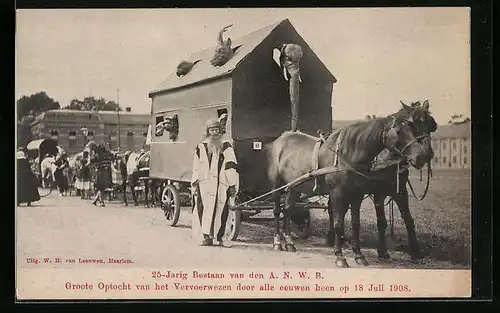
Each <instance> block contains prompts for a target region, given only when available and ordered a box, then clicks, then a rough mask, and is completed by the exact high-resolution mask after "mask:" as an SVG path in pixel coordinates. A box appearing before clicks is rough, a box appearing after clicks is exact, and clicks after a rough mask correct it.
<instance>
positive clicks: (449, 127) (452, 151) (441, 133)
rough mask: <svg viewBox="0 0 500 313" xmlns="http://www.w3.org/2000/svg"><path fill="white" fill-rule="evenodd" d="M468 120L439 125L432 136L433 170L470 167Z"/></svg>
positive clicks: (469, 127)
mask: <svg viewBox="0 0 500 313" xmlns="http://www.w3.org/2000/svg"><path fill="white" fill-rule="evenodd" d="M470 124H471V122H470V119H466V120H464V121H459V122H451V123H448V124H446V125H439V126H438V128H437V130H436V132H435V133H433V134H432V148H433V149H434V160H433V161H432V167H433V168H451V169H456V168H470V167H471V148H472V145H471V126H470Z"/></svg>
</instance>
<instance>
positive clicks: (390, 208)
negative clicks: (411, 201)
mask: <svg viewBox="0 0 500 313" xmlns="http://www.w3.org/2000/svg"><path fill="white" fill-rule="evenodd" d="M389 210H390V211H389V225H390V227H391V239H392V240H394V239H395V236H394V199H391V201H390V202H389Z"/></svg>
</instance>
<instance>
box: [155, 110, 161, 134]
mask: <svg viewBox="0 0 500 313" xmlns="http://www.w3.org/2000/svg"><path fill="white" fill-rule="evenodd" d="M162 122H163V115H159V116H157V117H156V119H155V125H156V127H155V137H161V136H163V127H158V125H159V124H160V123H162Z"/></svg>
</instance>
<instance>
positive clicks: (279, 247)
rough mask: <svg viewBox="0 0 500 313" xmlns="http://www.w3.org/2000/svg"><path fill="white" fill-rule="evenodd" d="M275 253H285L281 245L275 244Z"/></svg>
mask: <svg viewBox="0 0 500 313" xmlns="http://www.w3.org/2000/svg"><path fill="white" fill-rule="evenodd" d="M273 248H274V251H283V248H282V247H281V244H278V243H275V244H273Z"/></svg>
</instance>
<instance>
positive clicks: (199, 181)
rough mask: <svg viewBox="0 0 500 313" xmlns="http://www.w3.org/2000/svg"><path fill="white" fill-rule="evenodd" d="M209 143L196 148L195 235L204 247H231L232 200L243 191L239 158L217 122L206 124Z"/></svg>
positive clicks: (214, 120) (194, 167) (194, 170)
mask: <svg viewBox="0 0 500 313" xmlns="http://www.w3.org/2000/svg"><path fill="white" fill-rule="evenodd" d="M205 126H206V128H205V129H206V132H205V137H206V138H205V140H203V141H202V142H201V143H200V144H198V145H197V146H196V149H195V153H194V157H193V176H192V179H191V186H192V188H193V194H194V198H195V201H194V209H193V223H192V230H193V236H194V238H195V239H196V240H199V241H200V245H202V246H210V245H213V244H216V245H220V246H225V247H229V246H230V245H229V244H228V243H227V242H226V241H225V240H224V236H225V230H226V222H227V217H228V213H229V210H228V205H227V203H228V200H229V198H230V197H232V196H234V195H236V193H237V192H238V188H239V174H238V171H237V167H236V165H237V161H236V155H235V153H234V150H233V147H232V145H231V143H230V142H229V141H228V140H225V139H223V137H222V134H221V124H220V122H219V121H218V120H217V119H211V120H209V121H207V123H206V125H205Z"/></svg>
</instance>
